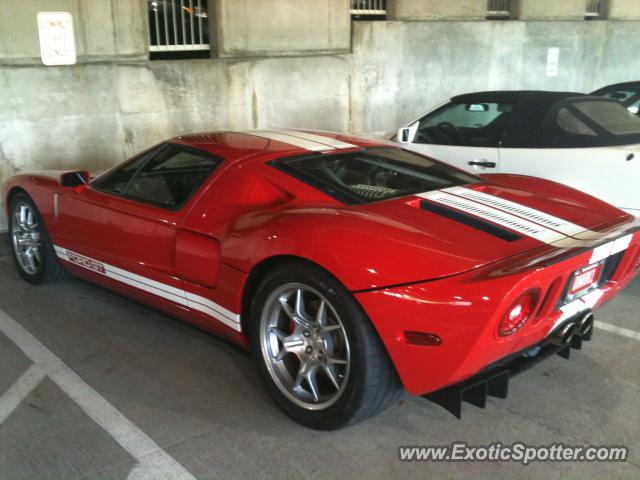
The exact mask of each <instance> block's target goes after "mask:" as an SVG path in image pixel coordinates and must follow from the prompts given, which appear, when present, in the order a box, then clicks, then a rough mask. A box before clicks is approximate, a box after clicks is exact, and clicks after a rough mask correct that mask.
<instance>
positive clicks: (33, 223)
mask: <svg viewBox="0 0 640 480" xmlns="http://www.w3.org/2000/svg"><path fill="white" fill-rule="evenodd" d="M10 212H11V214H10V216H9V232H10V237H11V251H12V253H13V258H14V260H15V263H16V266H17V267H18V271H19V272H20V275H22V277H23V278H24V279H25V280H27V281H28V282H31V283H49V282H54V281H56V280H58V279H60V278H62V277H64V276H65V273H66V272H65V270H64V268H63V267H62V265H60V263H58V259H57V258H56V253H55V250H54V248H53V244H52V243H51V239H50V238H49V234H48V233H47V229H46V228H45V225H44V222H43V220H42V217H41V216H40V212H39V211H38V209H37V207H36V205H35V203H34V202H33V200H32V199H31V197H29V196H28V195H27V194H26V193H18V194H16V195H15V196H14V197H13V198H12V199H11V204H10Z"/></svg>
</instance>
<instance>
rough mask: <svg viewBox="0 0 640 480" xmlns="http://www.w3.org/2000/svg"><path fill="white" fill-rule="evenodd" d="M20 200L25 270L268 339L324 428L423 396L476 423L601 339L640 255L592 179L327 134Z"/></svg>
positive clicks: (10, 189) (48, 180) (230, 137)
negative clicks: (463, 164) (574, 180)
mask: <svg viewBox="0 0 640 480" xmlns="http://www.w3.org/2000/svg"><path fill="white" fill-rule="evenodd" d="M2 198H3V200H4V202H5V204H6V206H7V210H8V214H9V219H10V238H11V243H12V248H13V253H14V256H15V261H16V265H17V267H18V269H19V271H20V274H21V275H22V276H23V277H24V278H25V279H26V280H27V281H29V282H32V283H45V282H49V281H53V280H56V279H58V278H60V277H62V276H63V275H64V274H65V272H67V271H68V272H71V273H73V274H74V275H77V276H78V277H82V278H85V279H87V280H90V281H92V282H96V283H99V284H101V285H103V286H106V287H109V288H112V289H114V290H117V291H118V292H120V293H123V294H125V295H129V296H131V297H134V298H136V299H138V300H140V301H142V302H145V303H147V304H149V305H151V306H153V307H154V308H157V309H160V310H163V311H165V312H168V313H169V314H171V315H174V316H177V317H180V318H182V319H184V320H186V321H188V322H191V323H193V324H195V325H197V326H199V327H202V328H204V329H207V330H210V331H212V332H215V333H217V334H219V335H223V336H224V337H227V338H228V339H230V340H231V341H234V342H237V343H239V344H241V345H243V346H245V347H246V348H247V349H251V351H252V352H253V356H254V357H255V360H256V363H257V366H258V369H259V371H260V374H261V377H262V379H263V380H264V382H265V385H266V387H267V389H268V390H269V392H270V393H271V395H272V396H273V397H274V399H275V401H276V402H277V403H278V405H279V406H280V407H282V408H283V409H284V411H286V412H287V413H288V414H289V415H290V416H291V417H293V418H294V419H295V420H297V421H298V422H300V423H302V424H304V425H307V426H310V427H313V428H319V429H332V428H338V427H341V426H344V425H347V424H349V423H353V422H356V421H358V420H361V419H364V418H366V417H368V416H370V415H372V414H373V413H375V412H377V411H379V410H381V409H382V408H384V407H385V406H386V405H388V404H389V403H390V402H392V401H393V400H394V399H395V398H397V396H398V394H399V393H402V391H405V390H406V391H407V392H409V393H410V394H412V395H424V396H426V397H427V398H429V399H431V400H433V401H435V402H437V403H438V404H440V405H442V406H444V407H445V408H447V409H449V410H450V411H451V412H453V413H454V414H456V415H458V416H459V415H460V408H461V403H462V401H467V402H470V403H472V404H474V405H477V406H481V407H483V406H484V404H485V401H486V397H487V395H491V396H497V397H504V396H506V393H507V380H508V378H509V376H510V375H513V374H514V373H518V372H519V371H521V370H523V369H524V368H526V367H528V366H530V365H531V364H533V363H535V362H537V361H539V360H541V359H543V358H546V357H548V356H549V355H551V354H555V353H560V354H562V355H564V356H568V353H569V351H570V350H569V349H570V348H571V347H573V348H580V346H581V344H582V342H583V341H584V340H588V339H589V338H590V336H591V333H592V329H593V315H592V313H591V312H592V311H593V310H595V309H596V308H597V307H599V306H601V305H602V304H603V303H604V302H606V301H608V300H610V299H611V298H612V297H613V296H615V295H616V294H617V293H618V292H619V291H620V290H621V289H622V288H623V287H624V286H625V285H626V284H627V283H629V282H630V280H631V279H632V278H633V277H634V275H635V274H636V273H637V271H638V269H639V261H640V260H639V256H640V233H638V230H639V227H640V221H637V220H635V219H634V218H633V217H631V216H630V215H628V214H626V213H624V212H622V211H621V210H618V209H616V208H614V207H612V206H610V205H608V204H606V203H604V202H602V201H600V200H597V199H595V198H593V197H591V196H589V195H586V194H584V193H581V192H579V191H577V190H574V189H572V188H568V187H565V186H562V185H559V184H556V183H553V182H550V181H546V180H540V179H536V178H530V177H525V176H518V175H483V176H475V175H471V174H469V173H466V172H463V171H461V170H458V169H456V168H454V167H451V166H449V165H446V164H443V163H440V162H438V161H435V160H432V159H430V158H427V157H424V156H421V155H418V154H416V153H412V152H409V151H406V150H403V149H401V148H397V147H394V146H390V145H387V144H384V143H379V142H376V141H370V140H363V139H359V138H355V137H351V136H345V135H339V134H329V133H323V132H311V131H300V130H260V131H251V132H246V133H240V132H216V133H202V134H196V135H186V136H182V137H177V138H174V139H172V140H169V141H167V142H165V143H162V144H160V145H158V146H155V147H153V148H151V149H149V150H147V151H145V152H143V153H141V154H139V155H137V156H135V157H133V158H132V159H130V160H128V161H126V162H125V163H123V164H121V165H119V166H117V167H115V168H113V169H111V170H109V171H107V172H106V173H103V174H101V175H99V176H97V177H96V178H93V179H91V178H90V175H89V174H88V173H87V172H84V171H64V172H32V173H23V174H19V175H16V176H14V177H13V178H11V179H10V180H9V181H8V182H7V183H6V184H5V185H4V187H3V191H2Z"/></svg>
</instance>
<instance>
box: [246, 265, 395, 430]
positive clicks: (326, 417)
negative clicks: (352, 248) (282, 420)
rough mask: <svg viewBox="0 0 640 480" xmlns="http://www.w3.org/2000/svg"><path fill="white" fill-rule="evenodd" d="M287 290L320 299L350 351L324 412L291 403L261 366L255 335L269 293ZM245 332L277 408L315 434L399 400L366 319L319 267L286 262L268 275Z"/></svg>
mask: <svg viewBox="0 0 640 480" xmlns="http://www.w3.org/2000/svg"><path fill="white" fill-rule="evenodd" d="M290 284H296V285H306V286H308V287H310V288H311V289H313V290H315V291H317V292H318V293H320V294H321V295H322V296H323V297H324V299H325V300H326V301H327V302H328V303H329V305H330V307H331V308H332V309H333V311H334V312H335V313H336V314H337V315H338V316H339V319H340V320H339V322H340V324H341V325H342V326H343V327H344V331H345V332H346V338H347V339H348V344H349V349H350V350H349V351H350V353H349V358H350V368H349V373H348V374H347V375H346V376H344V375H343V382H344V387H343V390H342V393H341V394H339V396H337V400H335V403H333V404H331V405H328V406H327V407H326V408H322V409H315V410H313V409H310V408H303V407H301V406H300V405H298V404H296V403H294V401H291V400H290V398H288V397H287V395H285V394H284V393H283V391H282V390H281V388H282V387H279V386H278V384H277V383H276V380H274V375H273V374H272V373H270V369H269V367H268V366H267V362H268V360H267V358H266V356H267V353H264V348H265V347H263V343H262V342H263V338H264V337H261V334H260V330H261V328H265V327H263V323H262V319H263V317H265V320H264V321H265V322H268V320H266V318H267V316H268V315H269V314H268V311H270V310H269V304H271V303H269V304H268V303H267V302H272V301H273V300H269V299H270V298H271V299H272V298H274V297H273V295H274V292H278V289H279V288H282V286H283V285H285V286H286V285H290ZM285 318H286V317H285ZM265 324H266V323H265ZM248 329H249V336H250V341H251V348H252V353H253V357H254V359H255V361H256V363H257V367H258V370H259V373H260V377H261V378H262V380H263V382H264V384H265V386H266V388H267V390H268V391H269V393H270V394H271V396H272V397H273V398H274V400H275V402H276V403H277V404H278V406H279V407H280V408H281V409H282V410H283V411H284V412H285V413H287V414H288V415H289V416H290V417H291V418H293V419H294V420H295V421H296V422H298V423H300V424H302V425H305V426H307V427H310V428H313V429H317V430H334V429H338V428H342V427H345V426H348V425H352V424H355V423H357V422H360V421H362V420H364V419H366V418H368V417H370V416H372V415H374V414H376V413H378V412H380V411H382V410H383V409H385V408H386V407H388V406H389V405H390V404H391V403H392V402H394V401H396V400H398V399H399V398H400V397H401V396H402V395H403V394H404V389H403V388H402V385H401V383H400V380H399V378H398V375H397V373H396V371H395V368H394V367H393V364H392V363H391V360H390V358H389V356H388V354H387V351H386V349H385V348H384V345H383V344H382V341H381V340H380V338H379V336H378V334H377V332H376V331H375V329H374V327H373V325H372V324H371V321H370V320H369V318H368V317H367V315H366V314H365V313H364V311H363V310H362V308H361V307H360V305H359V304H358V303H357V302H356V300H355V299H354V298H353V296H352V295H351V294H350V293H349V292H348V291H347V289H346V288H345V287H344V286H343V285H342V284H341V283H340V282H339V281H337V280H336V279H335V278H334V277H333V276H331V275H330V274H328V273H327V272H326V271H324V270H323V269H321V268H319V267H316V266H313V265H307V264H304V263H301V262H300V263H298V262H292V263H289V264H286V265H283V266H280V267H279V268H277V269H275V270H273V271H271V272H270V273H268V274H267V275H266V276H265V277H264V278H263V279H262V282H261V283H260V285H259V287H258V289H257V291H256V294H255V296H254V298H253V301H252V303H251V307H250V312H249V325H248ZM278 345H280V343H278ZM282 348H283V349H284V343H282ZM320 353H322V352H320ZM327 353H328V352H327ZM327 357H328V355H327ZM345 378H346V379H345Z"/></svg>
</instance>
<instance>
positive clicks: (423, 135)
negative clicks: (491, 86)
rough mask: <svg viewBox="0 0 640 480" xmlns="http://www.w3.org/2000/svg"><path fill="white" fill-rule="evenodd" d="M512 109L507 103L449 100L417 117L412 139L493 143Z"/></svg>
mask: <svg viewBox="0 0 640 480" xmlns="http://www.w3.org/2000/svg"><path fill="white" fill-rule="evenodd" d="M512 109H513V105H512V104H508V103H495V102H489V103H451V104H449V105H446V106H445V107H443V108H441V109H440V110H438V111H436V112H434V113H432V114H431V115H427V116H426V117H424V118H423V119H422V120H420V123H419V125H418V131H417V132H416V137H415V142H416V143H433V144H438V145H458V146H468V147H472V146H476V147H497V146H498V145H499V144H500V140H501V139H502V135H503V133H504V130H505V128H506V126H507V122H508V120H509V114H510V112H511V110H512Z"/></svg>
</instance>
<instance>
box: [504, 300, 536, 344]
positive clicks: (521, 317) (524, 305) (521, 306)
mask: <svg viewBox="0 0 640 480" xmlns="http://www.w3.org/2000/svg"><path fill="white" fill-rule="evenodd" d="M539 298H540V292H539V290H528V291H526V292H525V293H523V294H522V295H520V296H519V297H518V299H517V300H516V301H515V302H513V303H512V304H511V306H510V307H509V308H508V309H507V311H506V312H505V314H504V316H503V317H502V320H500V324H499V325H498V335H500V336H501V337H506V336H507V335H511V334H513V333H515V332H516V331H518V330H519V329H520V328H521V327H522V326H523V325H524V324H525V323H527V320H529V319H530V318H531V317H532V316H533V314H534V313H535V311H536V306H537V305H538V299H539Z"/></svg>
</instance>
